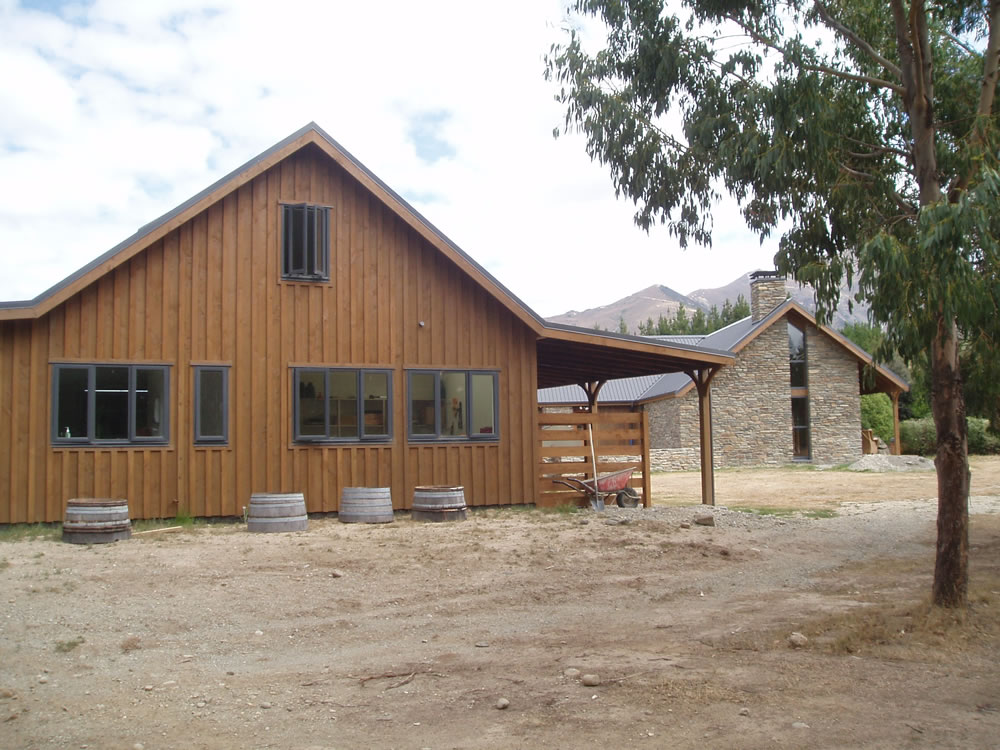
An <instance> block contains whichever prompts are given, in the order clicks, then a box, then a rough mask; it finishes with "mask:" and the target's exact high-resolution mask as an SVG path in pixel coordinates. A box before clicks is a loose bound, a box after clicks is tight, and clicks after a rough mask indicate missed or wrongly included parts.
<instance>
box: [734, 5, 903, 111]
mask: <svg viewBox="0 0 1000 750" xmlns="http://www.w3.org/2000/svg"><path fill="white" fill-rule="evenodd" d="M721 18H724V19H726V20H728V21H732V22H733V23H734V24H736V25H737V26H739V27H740V28H741V29H743V33H744V34H746V35H747V36H748V37H750V38H751V39H753V40H754V41H755V42H757V43H758V44H762V45H764V46H765V47H767V48H768V49H772V50H774V51H775V52H777V53H778V54H779V55H781V56H782V57H783V58H785V59H786V60H788V61H790V62H792V63H793V64H795V65H797V66H798V67H800V68H802V69H803V70H811V71H813V72H816V73H826V74H827V75H831V76H834V77H835V78H840V79H842V80H847V81H859V82H861V83H867V84H870V85H872V86H877V87H878V88H883V89H889V90H890V91H895V92H896V93H897V94H902V93H903V91H904V89H903V87H902V86H900V85H899V84H897V83H893V82H892V81H884V80H882V79H881V78H874V77H872V76H863V75H858V74H855V73H848V72H846V71H843V70H837V69H836V68H831V67H829V66H827V65H813V64H810V63H806V62H800V61H798V60H796V59H795V58H794V57H793V56H792V55H791V54H789V52H788V50H786V49H785V48H784V47H782V46H780V45H778V44H775V43H774V42H773V41H772V40H770V39H768V38H767V37H764V36H761V35H760V34H758V33H757V32H756V31H754V30H753V29H750V28H747V26H746V25H745V24H744V23H743V22H742V21H740V19H739V18H737V17H736V16H733V15H731V14H729V13H724V14H722V16H721Z"/></svg>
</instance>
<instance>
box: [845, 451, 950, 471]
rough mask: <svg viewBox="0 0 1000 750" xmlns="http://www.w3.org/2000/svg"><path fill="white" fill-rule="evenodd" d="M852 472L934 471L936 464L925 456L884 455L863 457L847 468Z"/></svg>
mask: <svg viewBox="0 0 1000 750" xmlns="http://www.w3.org/2000/svg"><path fill="white" fill-rule="evenodd" d="M847 468H848V469H849V470H850V471H878V472H883V471H934V462H933V461H931V460H930V459H929V458H924V457H923V456H889V455H886V454H884V453H878V454H874V453H872V454H869V455H867V456H862V457H861V458H860V459H858V460H857V461H855V462H854V463H853V464H851V465H850V466H848V467H847Z"/></svg>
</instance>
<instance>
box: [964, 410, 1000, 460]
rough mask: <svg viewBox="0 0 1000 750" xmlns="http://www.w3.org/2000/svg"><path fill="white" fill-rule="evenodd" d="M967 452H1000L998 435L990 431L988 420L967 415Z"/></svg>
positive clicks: (978, 453) (991, 453) (977, 453)
mask: <svg viewBox="0 0 1000 750" xmlns="http://www.w3.org/2000/svg"><path fill="white" fill-rule="evenodd" d="M967 424H968V426H969V453H974V454H976V455H993V454H996V453H1000V437H997V436H996V435H994V434H993V433H992V432H990V421H989V420H988V419H983V418H981V417H969V419H968V420H967Z"/></svg>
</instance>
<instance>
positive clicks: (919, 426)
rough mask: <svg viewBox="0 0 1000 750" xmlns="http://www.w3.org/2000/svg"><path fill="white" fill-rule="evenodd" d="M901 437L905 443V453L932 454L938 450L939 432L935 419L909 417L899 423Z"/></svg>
mask: <svg viewBox="0 0 1000 750" xmlns="http://www.w3.org/2000/svg"><path fill="white" fill-rule="evenodd" d="M899 438H900V441H901V442H902V443H903V453H906V454H915V455H918V456H932V455H934V452H935V451H936V450H937V432H935V430H934V420H933V419H931V418H930V417H924V418H923V419H907V420H905V421H903V422H900V423H899Z"/></svg>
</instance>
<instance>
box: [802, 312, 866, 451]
mask: <svg viewBox="0 0 1000 750" xmlns="http://www.w3.org/2000/svg"><path fill="white" fill-rule="evenodd" d="M806 347H807V352H808V353H807V355H806V357H807V359H806V363H807V366H808V376H807V377H808V381H807V382H808V385H809V426H810V435H809V437H810V439H811V447H812V461H813V463H820V464H843V463H851V462H853V461H857V460H858V459H859V458H861V394H860V389H859V385H858V361H857V360H856V359H855V358H854V357H852V356H851V355H849V354H848V353H847V351H846V350H845V349H844V348H843V347H842V346H840V345H839V344H837V343H836V342H834V341H833V340H832V339H831V338H830V337H829V336H825V335H823V334H822V333H819V332H818V331H817V330H816V329H815V328H813V327H812V326H810V327H808V329H807V331H806Z"/></svg>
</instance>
